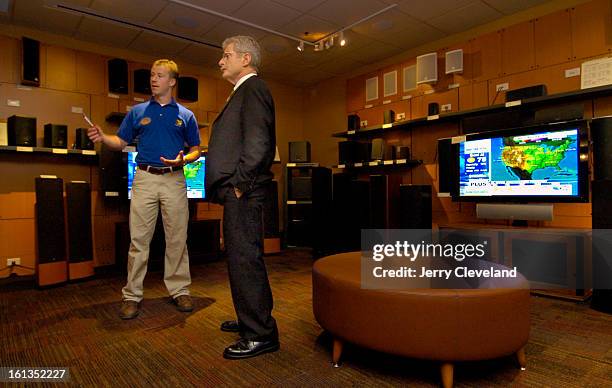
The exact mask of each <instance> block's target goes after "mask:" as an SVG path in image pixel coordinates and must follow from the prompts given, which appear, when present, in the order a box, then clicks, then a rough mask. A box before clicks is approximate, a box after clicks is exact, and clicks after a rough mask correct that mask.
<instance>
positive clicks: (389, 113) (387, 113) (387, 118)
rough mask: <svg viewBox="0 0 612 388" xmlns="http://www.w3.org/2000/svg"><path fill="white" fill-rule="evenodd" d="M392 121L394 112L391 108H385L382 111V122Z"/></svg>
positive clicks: (390, 122)
mask: <svg viewBox="0 0 612 388" xmlns="http://www.w3.org/2000/svg"><path fill="white" fill-rule="evenodd" d="M393 122H395V112H394V111H392V110H386V111H385V112H384V113H383V123H385V124H392V123H393Z"/></svg>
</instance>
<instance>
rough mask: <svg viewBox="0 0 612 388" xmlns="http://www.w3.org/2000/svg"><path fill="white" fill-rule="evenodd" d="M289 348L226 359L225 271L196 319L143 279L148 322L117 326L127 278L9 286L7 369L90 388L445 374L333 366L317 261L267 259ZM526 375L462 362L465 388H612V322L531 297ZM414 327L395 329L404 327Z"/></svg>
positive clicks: (2, 318) (387, 358) (395, 360)
mask: <svg viewBox="0 0 612 388" xmlns="http://www.w3.org/2000/svg"><path fill="white" fill-rule="evenodd" d="M266 262H267V263H268V271H269V274H270V281H271V284H272V290H273V293H274V297H275V308H274V316H275V317H276V319H277V321H278V325H279V330H280V338H281V350H280V351H278V352H276V353H273V354H267V355H264V356H260V357H256V358H252V359H248V360H242V361H228V360H225V359H223V357H222V356H221V354H222V351H223V349H224V347H225V346H227V345H228V344H230V343H231V342H233V341H234V340H235V339H236V335H235V334H232V333H223V332H221V331H219V329H218V327H219V323H220V322H221V321H222V320H225V319H231V318H233V316H234V315H233V307H232V303H231V298H230V293H229V289H228V285H227V272H226V267H225V263H224V262H217V263H211V264H205V265H198V266H192V269H191V270H192V278H193V285H192V287H191V292H192V295H193V296H194V297H195V305H196V308H195V311H194V312H193V313H190V314H184V313H180V312H178V311H176V310H175V308H174V307H173V306H172V305H171V304H169V303H168V299H167V296H166V290H165V287H164V284H163V281H162V276H161V274H160V273H150V274H148V276H147V279H146V281H145V298H146V299H145V302H144V305H143V310H142V313H141V315H140V316H139V317H138V318H137V319H134V320H131V321H122V320H120V319H119V318H118V317H117V311H118V307H119V300H120V290H121V287H122V286H123V284H124V282H125V280H124V277H123V276H122V275H112V276H105V277H104V278H98V279H95V280H90V281H87V282H83V283H78V284H70V285H67V286H62V287H58V288H54V289H49V290H43V291H39V290H34V289H31V288H29V287H16V286H7V285H4V286H2V289H0V366H18V367H25V366H30V367H33V366H40V367H43V366H47V367H50V366H58V367H59V366H64V367H69V368H70V373H71V382H72V384H74V385H81V386H113V387H116V386H159V387H168V386H200V387H201V386H206V387H208V386H272V385H274V386H276V385H278V386H288V387H294V386H365V387H367V386H372V387H385V386H410V387H436V386H438V384H439V376H438V365H437V364H436V363H433V362H427V361H419V360H413V359H406V358H401V357H394V356H391V355H387V354H381V353H377V352H373V351H370V350H367V349H362V348H358V347H356V346H350V345H349V346H347V347H346V348H345V351H344V362H343V365H342V367H341V368H332V367H331V365H330V358H331V341H330V338H329V336H328V335H326V334H325V333H324V332H323V331H322V330H321V328H320V327H319V325H318V324H317V322H316V321H315V319H314V316H313V313H312V299H311V298H312V295H311V267H312V259H311V257H310V255H309V253H308V252H304V251H288V252H285V253H284V254H282V255H278V256H271V257H267V258H266ZM532 301H533V308H532V330H531V338H530V341H529V343H528V345H527V348H526V354H527V362H528V367H527V370H526V371H524V372H521V371H520V370H518V369H517V368H516V364H515V362H514V359H513V358H512V357H507V358H502V359H497V360H489V361H483V362H469V363H460V364H458V365H457V366H456V367H455V385H456V386H457V387H485V386H486V387H505V386H518V387H612V315H607V314H604V313H600V312H597V311H594V310H591V309H590V308H589V307H588V306H586V305H579V304H575V303H571V302H565V301H559V300H554V299H547V298H542V297H532ZM404 329H409V328H407V327H406V328H398V330H404Z"/></svg>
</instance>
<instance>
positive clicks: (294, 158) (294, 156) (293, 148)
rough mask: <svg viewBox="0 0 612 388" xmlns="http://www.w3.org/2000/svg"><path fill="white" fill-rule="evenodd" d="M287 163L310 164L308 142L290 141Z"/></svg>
mask: <svg viewBox="0 0 612 388" xmlns="http://www.w3.org/2000/svg"><path fill="white" fill-rule="evenodd" d="M289 162H290V163H309V162H310V142H307V141H290V142H289Z"/></svg>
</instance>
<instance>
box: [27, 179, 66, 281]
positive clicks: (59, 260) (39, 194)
mask: <svg viewBox="0 0 612 388" xmlns="http://www.w3.org/2000/svg"><path fill="white" fill-rule="evenodd" d="M63 186H64V185H63V181H62V179H60V178H36V179H35V188H36V205H35V209H36V242H37V244H36V246H37V259H36V277H37V283H38V286H39V287H44V286H51V285H57V284H61V283H64V282H66V280H67V263H66V233H65V227H66V226H65V223H64V195H63V193H64V187H63Z"/></svg>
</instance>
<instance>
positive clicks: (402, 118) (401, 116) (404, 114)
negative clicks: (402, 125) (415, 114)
mask: <svg viewBox="0 0 612 388" xmlns="http://www.w3.org/2000/svg"><path fill="white" fill-rule="evenodd" d="M395 118H396V120H397V121H400V120H404V119H405V118H406V113H404V112H402V113H398V114H397V116H395Z"/></svg>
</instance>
